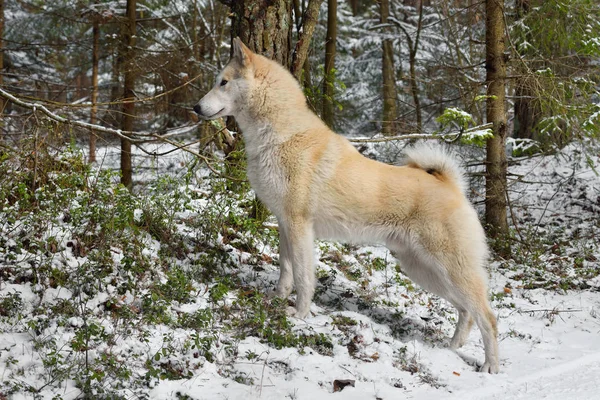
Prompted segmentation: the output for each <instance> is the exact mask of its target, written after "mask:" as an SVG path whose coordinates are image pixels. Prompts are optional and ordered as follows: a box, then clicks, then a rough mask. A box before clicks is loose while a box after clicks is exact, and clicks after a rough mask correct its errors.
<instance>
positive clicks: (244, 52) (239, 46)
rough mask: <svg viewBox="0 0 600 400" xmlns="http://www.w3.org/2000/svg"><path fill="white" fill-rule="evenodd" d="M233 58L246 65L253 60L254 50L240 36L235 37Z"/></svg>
mask: <svg viewBox="0 0 600 400" xmlns="http://www.w3.org/2000/svg"><path fill="white" fill-rule="evenodd" d="M233 58H235V59H237V60H238V61H239V62H240V64H242V65H243V66H244V67H247V66H248V65H250V63H251V62H252V51H251V50H250V49H249V48H248V47H246V45H245V44H244V43H243V42H242V40H241V39H240V38H239V37H236V38H234V39H233Z"/></svg>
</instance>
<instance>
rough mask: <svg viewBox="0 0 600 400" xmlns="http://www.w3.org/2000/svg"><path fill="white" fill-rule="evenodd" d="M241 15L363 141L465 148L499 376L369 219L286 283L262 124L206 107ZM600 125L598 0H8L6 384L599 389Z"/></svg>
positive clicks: (536, 393)
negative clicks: (240, 121) (310, 283)
mask: <svg viewBox="0 0 600 400" xmlns="http://www.w3.org/2000/svg"><path fill="white" fill-rule="evenodd" d="M235 38H239V39H240V40H241V41H242V42H243V43H244V44H245V45H246V46H248V48H249V49H250V50H252V51H253V52H255V53H258V54H261V55H263V56H265V57H267V58H269V59H272V60H275V61H277V62H278V63H280V64H281V65H283V67H284V68H286V69H287V70H288V71H289V72H290V73H291V74H292V75H293V76H294V77H295V78H296V79H297V81H298V82H299V85H300V86H301V88H302V90H303V92H304V95H305V97H306V102H307V104H308V107H310V109H311V110H313V111H314V113H315V114H316V115H318V116H319V117H320V118H321V119H322V121H323V122H324V123H325V124H327V126H329V127H330V128H331V129H332V130H334V131H335V132H337V133H339V134H340V135H343V136H344V137H346V138H347V139H349V141H350V142H351V143H352V144H353V145H354V147H355V148H356V149H357V150H358V151H359V152H360V153H362V154H363V155H365V156H367V157H369V158H372V159H375V160H378V161H381V162H385V163H389V164H400V163H402V162H403V157H404V151H405V150H406V149H407V148H409V147H410V146H413V145H415V144H419V143H437V144H439V145H443V146H445V147H446V148H448V149H450V150H451V151H452V152H453V154H455V156H456V157H457V158H458V160H459V161H460V163H461V165H462V166H463V167H464V169H465V173H466V176H465V177H466V180H467V182H468V189H467V197H468V198H469V200H470V201H471V203H472V204H473V205H474V207H475V209H476V210H477V213H478V216H479V219H480V221H481V223H482V225H483V227H484V229H485V232H486V236H487V241H488V245H489V247H490V249H491V252H490V257H489V260H488V262H487V264H486V266H485V267H486V272H487V275H488V276H487V278H488V282H489V283H488V284H489V290H488V291H489V293H488V295H489V299H490V304H491V307H492V310H493V312H494V314H495V316H496V318H497V320H498V342H499V354H500V373H499V374H497V375H492V374H486V373H480V372H478V370H479V368H480V367H481V366H482V363H483V359H484V343H483V341H482V336H481V334H480V332H479V329H478V328H477V327H475V328H474V329H473V331H472V332H471V333H470V335H469V337H468V339H467V341H466V344H465V345H464V346H463V347H461V348H460V349H458V350H454V349H450V348H449V340H450V338H451V337H452V332H453V331H454V327H455V326H456V324H457V321H458V318H459V313H458V312H457V310H456V309H455V308H454V307H453V306H452V304H450V303H449V302H447V301H446V300H444V299H442V298H440V297H438V296H436V295H434V294H432V293H431V292H428V291H426V290H424V289H423V288H421V287H420V286H419V285H417V284H416V283H415V282H413V281H411V280H410V279H409V278H408V277H407V275H406V274H405V272H404V271H403V265H402V263H401V262H398V261H397V260H396V259H394V257H393V255H392V254H391V253H390V251H388V249H387V248H385V247H384V246H382V245H379V244H377V243H373V244H368V245H364V244H354V243H339V242H330V241H316V242H315V250H314V259H315V268H316V271H315V273H316V278H317V285H316V292H315V296H314V299H313V302H312V305H311V309H310V313H309V315H308V316H307V317H306V318H295V317H293V316H289V315H288V314H287V312H286V309H287V308H288V307H289V306H293V305H294V299H295V298H296V297H295V295H294V294H293V295H292V296H290V298H289V299H279V298H277V297H275V298H273V297H272V296H269V293H270V292H271V291H272V290H273V289H274V288H275V286H276V284H277V280H278V277H279V270H280V263H281V257H280V251H279V245H280V241H279V231H280V227H279V226H278V223H277V220H276V218H275V217H274V216H273V215H272V214H271V213H270V212H269V210H268V209H267V208H266V207H265V205H264V204H263V203H262V202H261V201H260V200H258V198H257V197H256V195H255V193H254V191H253V189H252V187H251V185H250V183H249V180H248V176H247V174H246V167H247V163H246V161H247V160H246V145H245V141H244V135H243V133H244V132H243V131H242V130H241V129H240V128H239V126H238V125H237V123H236V121H235V119H234V118H232V117H228V118H218V119H213V120H210V121H207V120H203V119H201V118H199V116H198V115H197V113H196V112H194V106H195V105H196V104H197V103H198V101H199V100H200V99H201V98H202V97H203V96H204V95H206V93H208V92H209V91H210V90H211V89H212V88H213V87H215V86H218V84H219V83H218V82H216V78H217V75H218V74H219V73H220V71H222V70H223V68H224V67H225V66H226V65H227V64H228V61H229V60H230V57H231V55H232V53H233V50H234V46H233V43H234V39H235ZM299 94H300V92H299ZM599 135H600V4H599V3H598V2H596V1H593V0H451V1H441V0H361V1H359V0H174V1H169V0H53V1H43V0H0V400H4V399H30V398H31V399H65V400H66V399H194V400H200V399H238V398H243V396H245V397H247V398H260V399H277V400H279V399H299V400H301V399H311V398H312V399H330V398H332V399H333V398H341V397H340V396H343V398H345V399H361V400H362V399H385V400H387V399H396V398H418V399H446V398H448V399H453V398H456V399H459V398H460V399H499V398H502V399H517V398H533V399H536V398H547V399H564V398H568V399H591V398H596V397H597V396H598V393H599V392H600V382H599V381H598V379H597V377H598V375H599V374H600V240H599V239H600V178H599V175H598V174H599V170H598V167H599V165H600V145H599V144H598V137H599ZM248 148H249V147H248ZM369 195H370V193H364V196H365V197H368V196H369ZM405 270H406V268H405ZM337 392H343V393H337Z"/></svg>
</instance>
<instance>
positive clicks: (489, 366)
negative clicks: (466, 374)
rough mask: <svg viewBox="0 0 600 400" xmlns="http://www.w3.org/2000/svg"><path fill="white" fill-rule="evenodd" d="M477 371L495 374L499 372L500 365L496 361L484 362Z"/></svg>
mask: <svg viewBox="0 0 600 400" xmlns="http://www.w3.org/2000/svg"><path fill="white" fill-rule="evenodd" d="M479 372H487V373H489V374H497V373H498V372H500V367H498V364H497V363H491V362H485V363H484V364H483V366H482V367H481V369H480V370H479Z"/></svg>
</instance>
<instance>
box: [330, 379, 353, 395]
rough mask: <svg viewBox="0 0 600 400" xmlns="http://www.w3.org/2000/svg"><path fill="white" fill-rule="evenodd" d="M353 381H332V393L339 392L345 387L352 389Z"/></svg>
mask: <svg viewBox="0 0 600 400" xmlns="http://www.w3.org/2000/svg"><path fill="white" fill-rule="evenodd" d="M354 382H355V380H354V379H336V380H335V381H333V391H334V393H335V392H341V391H342V390H343V389H344V388H345V387H346V386H352V387H354Z"/></svg>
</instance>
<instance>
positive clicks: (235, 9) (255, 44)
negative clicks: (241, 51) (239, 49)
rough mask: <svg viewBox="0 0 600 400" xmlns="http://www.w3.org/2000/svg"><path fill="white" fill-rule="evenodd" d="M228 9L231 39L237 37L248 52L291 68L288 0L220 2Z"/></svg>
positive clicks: (291, 22) (289, 4) (290, 4)
mask: <svg viewBox="0 0 600 400" xmlns="http://www.w3.org/2000/svg"><path fill="white" fill-rule="evenodd" d="M222 2H223V3H224V4H226V5H229V6H230V7H231V13H232V15H234V18H233V19H232V21H231V36H232V39H233V38H234V37H236V36H239V38H240V39H242V42H244V43H245V44H246V45H247V46H248V48H250V50H252V51H254V52H256V53H259V54H262V55H263V56H266V57H267V58H270V59H272V60H275V61H277V62H279V63H280V64H282V65H284V66H285V67H286V68H289V67H290V57H289V56H290V49H291V48H292V44H291V43H292V27H293V21H292V2H291V0H272V1H258V0H241V1H222Z"/></svg>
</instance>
